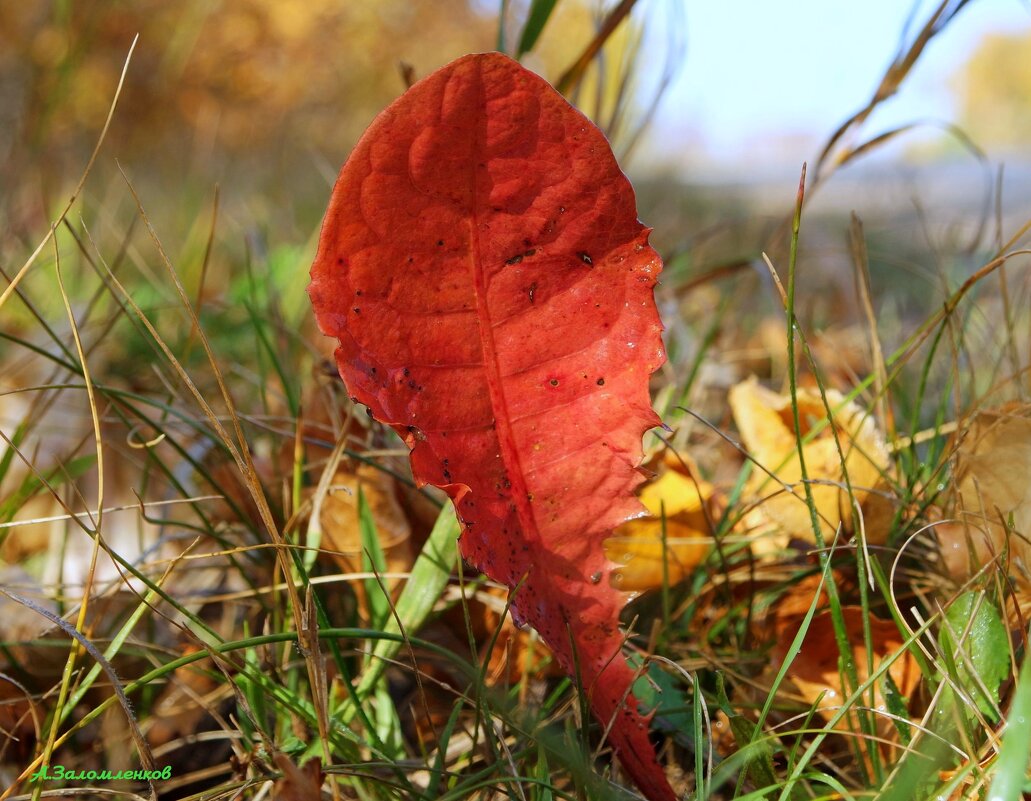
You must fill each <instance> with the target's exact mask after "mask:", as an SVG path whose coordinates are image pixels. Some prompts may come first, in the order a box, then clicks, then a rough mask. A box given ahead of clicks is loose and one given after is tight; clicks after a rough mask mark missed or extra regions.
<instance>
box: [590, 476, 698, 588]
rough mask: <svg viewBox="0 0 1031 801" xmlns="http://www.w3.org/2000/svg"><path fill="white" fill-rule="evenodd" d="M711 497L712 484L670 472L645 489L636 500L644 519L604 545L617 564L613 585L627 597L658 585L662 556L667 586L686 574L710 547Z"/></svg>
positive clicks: (625, 526) (629, 524) (617, 532)
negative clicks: (639, 501) (646, 513)
mask: <svg viewBox="0 0 1031 801" xmlns="http://www.w3.org/2000/svg"><path fill="white" fill-rule="evenodd" d="M713 497H714V490H713V487H712V485H710V484H708V483H707V482H705V481H701V480H696V479H694V478H692V477H690V476H687V475H684V474H683V473H680V472H677V471H676V470H672V469H669V468H666V469H665V472H663V473H662V474H661V475H660V476H659V477H658V478H657V479H656V480H655V481H653V482H651V483H650V484H646V485H645V487H644V489H642V490H641V494H640V498H641V502H642V503H643V504H644V506H645V508H646V509H647V510H648V516H647V517H642V518H638V519H636V520H631V521H629V522H627V523H624V524H623V525H622V526H620V527H619V528H617V529H616V530H615V532H613V536H611V537H609V538H608V539H607V540H605V542H604V547H605V555H606V556H607V557H608V558H609V559H611V560H612V561H613V562H616V563H617V564H618V565H619V567H617V568H616V569H615V570H613V571H612V583H613V585H614V586H616V587H618V588H619V589H621V590H626V591H627V592H643V591H644V590H649V589H653V588H655V587H660V586H662V582H663V555H665V563H666V568H665V573H666V580H668V582H669V583H670V584H674V583H676V582H678V581H680V580H681V579H682V578H684V576H686V575H688V574H689V573H690V572H691V571H692V570H693V569H694V568H695V567H696V566H697V565H698V563H699V562H701V561H702V559H704V558H705V555H706V554H707V553H708V551H709V548H710V546H711V545H712V542H713V538H712V533H711V529H710V524H709V518H708V517H707V514H708V515H709V516H711V515H712V514H713V506H712V505H711V503H710V502H711V501H712V499H713ZM707 509H708V513H707V511H706V510H707ZM663 514H665V525H666V542H665V547H663V538H662V526H663Z"/></svg>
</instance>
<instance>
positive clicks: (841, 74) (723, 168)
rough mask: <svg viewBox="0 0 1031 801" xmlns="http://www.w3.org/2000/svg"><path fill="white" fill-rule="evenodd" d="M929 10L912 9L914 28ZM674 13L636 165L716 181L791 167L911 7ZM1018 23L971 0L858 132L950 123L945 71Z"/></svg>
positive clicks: (872, 80) (886, 2)
mask: <svg viewBox="0 0 1031 801" xmlns="http://www.w3.org/2000/svg"><path fill="white" fill-rule="evenodd" d="M937 5H938V0H932V1H931V2H921V3H920V5H919V8H918V10H917V12H916V15H915V17H914V25H915V26H917V27H918V26H919V25H921V24H922V23H923V21H924V20H926V19H927V18H928V16H929V14H930V13H931V11H932V10H933V8H934V7H936V6H937ZM684 8H685V16H686V25H687V51H686V62H685V63H684V66H683V69H682V72H681V73H680V75H679V77H678V79H677V81H676V83H675V84H674V85H673V87H672V88H671V90H670V92H669V94H668V95H667V97H666V98H665V100H664V102H663V105H662V106H661V108H660V109H659V112H658V116H657V119H656V121H655V123H656V124H655V126H654V127H653V128H652V135H651V137H650V139H649V146H648V147H647V148H646V149H647V150H648V151H650V152H648V153H639V154H638V158H639V163H642V162H643V163H648V162H654V161H669V160H672V161H674V162H679V163H680V164H681V165H682V166H684V167H690V168H691V171H692V172H694V173H696V175H697V171H698V170H699V169H701V170H703V171H704V170H706V169H707V168H711V169H713V170H718V171H719V173H720V174H721V175H722V176H723V177H724V178H728V177H733V173H734V172H735V171H737V172H740V173H744V172H745V171H749V170H751V169H753V168H754V167H756V166H758V165H763V168H764V170H767V171H769V170H779V169H792V170H797V169H798V166H799V161H800V159H802V158H811V157H812V156H813V155H815V153H814V150H815V149H816V148H817V147H818V146H819V145H820V144H821V143H822V142H823V141H824V140H825V139H826V137H827V136H828V135H829V134H830V133H831V132H833V131H834V130H835V129H836V128H837V126H838V125H839V124H840V123H841V122H842V121H844V120H845V119H846V118H847V117H848V116H849V115H850V114H852V113H853V112H854V111H856V110H858V109H859V108H860V107H861V106H862V105H863V104H865V103H866V102H867V101H868V100H869V98H870V96H871V95H872V93H873V91H874V89H875V88H876V86H877V84H878V83H879V81H880V77H881V76H882V74H883V73H884V70H885V68H886V67H887V65H888V64H889V63H890V62H891V60H892V58H893V56H894V55H895V52H896V50H897V48H898V46H899V42H900V36H901V34H902V32H903V30H904V28H905V25H906V21H907V19H908V18H909V16H910V14H911V13H912V11H913V5H912V3H911V2H908V0H859V1H857V0H685V5H684ZM1029 27H1031V2H1029V1H1028V0H974V2H972V3H971V4H970V5H969V6H968V7H967V8H965V9H964V10H963V11H961V12H960V13H959V15H958V16H957V17H956V19H955V20H954V21H953V22H952V24H951V25H950V26H949V27H948V28H946V30H945V31H944V32H943V33H941V34H940V35H939V36H938V37H936V38H935V39H934V40H933V41H932V42H931V44H930V46H929V48H928V49H927V50H926V51H925V52H924V55H923V57H922V58H921V61H920V62H919V63H918V65H917V68H916V69H915V71H914V72H913V73H912V74H911V75H910V78H909V79H908V80H907V82H906V83H905V84H904V85H903V89H902V92H900V93H899V95H897V96H896V97H895V98H893V99H892V100H890V101H889V102H888V104H887V105H886V106H885V107H884V108H883V109H882V110H881V111H880V112H879V113H878V114H877V115H876V116H875V117H873V118H872V119H871V120H870V121H869V123H868V126H869V127H868V130H869V131H871V132H873V131H874V130H877V131H880V130H884V129H887V128H889V127H893V126H895V125H898V124H901V123H905V122H910V121H913V120H915V119H920V118H927V117H933V118H936V119H940V120H947V121H955V119H956V115H957V111H958V104H957V102H956V93H955V87H956V75H957V73H958V72H959V70H960V69H961V67H962V65H963V63H964V62H965V61H966V59H967V58H968V57H969V55H970V54H971V53H972V52H973V50H974V49H975V48H976V47H977V44H978V43H979V42H980V41H981V39H982V38H983V37H984V36H985V35H986V34H988V33H990V32H1014V33H1015V32H1019V31H1024V30H1027V29H1028V28H1029ZM642 156H643V158H641V157H642ZM728 171H729V174H728ZM699 177H701V176H699Z"/></svg>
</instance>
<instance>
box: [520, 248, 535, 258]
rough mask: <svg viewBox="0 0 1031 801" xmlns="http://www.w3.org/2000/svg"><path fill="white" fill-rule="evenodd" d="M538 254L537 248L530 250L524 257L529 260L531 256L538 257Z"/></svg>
mask: <svg viewBox="0 0 1031 801" xmlns="http://www.w3.org/2000/svg"><path fill="white" fill-rule="evenodd" d="M536 253H537V248H530V249H529V250H528V251H526V253H524V254H523V255H524V256H526V257H527V258H529V257H530V256H533V255H536Z"/></svg>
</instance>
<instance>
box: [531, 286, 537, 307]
mask: <svg viewBox="0 0 1031 801" xmlns="http://www.w3.org/2000/svg"><path fill="white" fill-rule="evenodd" d="M536 291H537V282H536V281H534V282H533V283H532V284H530V292H529V295H530V303H533V302H534V301H533V293H534V292H536Z"/></svg>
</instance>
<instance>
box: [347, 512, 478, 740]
mask: <svg viewBox="0 0 1031 801" xmlns="http://www.w3.org/2000/svg"><path fill="white" fill-rule="evenodd" d="M458 533H459V527H458V520H457V519H456V518H455V512H454V508H453V507H452V506H451V505H450V504H448V505H447V506H445V507H444V508H443V509H442V510H441V512H440V516H439V517H438V518H437V522H436V524H435V525H434V526H433V531H431V532H430V536H429V539H427V540H426V544H425V545H424V546H423V549H422V553H420V554H419V558H418V559H416V560H415V565H414V566H413V567H412V575H411V577H410V578H409V579H408V583H407V584H405V588H404V589H403V590H402V591H401V595H400V597H399V598H398V599H397V603H396V604H395V606H394V614H393V615H390V616H389V617H387V619H386V621H385V622H384V624H383V632H384V634H388V635H390V636H391V637H394V636H397V635H400V634H402V632H401V629H400V626H399V625H398V621H399V620H400V621H401V625H402V626H404V635H405V636H408V635H410V634H412V633H413V632H414V631H415V630H416V629H418V628H419V627H420V626H421V625H422V624H423V622H424V621H425V620H426V618H427V617H428V616H429V614H430V612H431V611H432V609H433V605H434V604H435V603H436V602H437V599H438V598H440V594H441V593H442V592H443V591H444V587H445V586H446V585H447V582H448V578H449V577H450V576H451V569H452V567H454V564H455V560H456V559H457V558H458ZM403 645H404V640H403V639H381V640H379V641H378V642H377V643H376V645H375V646H374V647H373V649H372V659H371V660H370V662H369V665H368V667H367V668H366V669H365V671H364V672H363V673H362V678H361V682H360V683H359V684H358V687H357V689H356V691H355V695H356V696H357V697H358V698H359V699H363V698H365V697H366V696H367V695H368V694H369V692H370V691H371V690H372V689H373V688H374V687H375V686H376V685H377V684H378V683H379V680H380V679H381V678H382V676H383V673H384V671H385V670H386V668H387V665H388V663H389V661H390V660H391V659H393V658H394V657H395V656H397V654H398V652H399V651H400V650H401V647H402V646H403ZM356 711H357V710H356V708H355V707H354V705H353V704H349V705H346V706H344V707H343V708H342V709H341V711H340V713H339V717H340V719H341V720H342V721H343V722H344V723H345V724H346V723H349V722H350V721H351V720H352V719H353V718H354V715H355V713H356Z"/></svg>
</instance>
